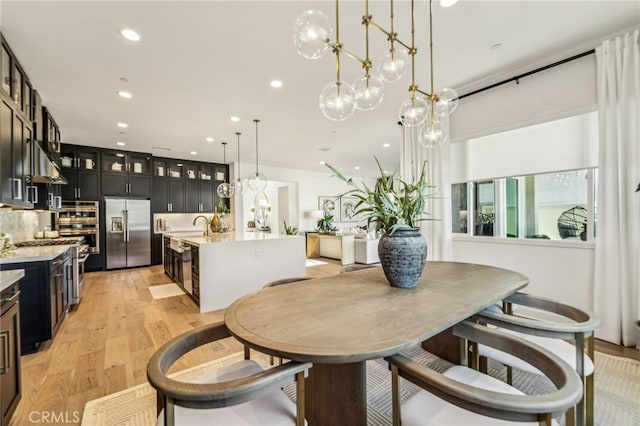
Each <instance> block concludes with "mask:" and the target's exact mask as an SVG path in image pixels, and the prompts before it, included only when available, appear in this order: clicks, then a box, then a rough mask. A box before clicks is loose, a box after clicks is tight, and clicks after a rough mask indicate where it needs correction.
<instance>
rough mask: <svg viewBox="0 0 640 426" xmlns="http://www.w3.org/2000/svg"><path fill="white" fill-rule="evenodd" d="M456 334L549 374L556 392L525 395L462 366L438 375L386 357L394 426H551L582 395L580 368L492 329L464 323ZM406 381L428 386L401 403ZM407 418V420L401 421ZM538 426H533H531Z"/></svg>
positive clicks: (402, 359) (398, 358)
mask: <svg viewBox="0 0 640 426" xmlns="http://www.w3.org/2000/svg"><path fill="white" fill-rule="evenodd" d="M453 334H454V335H455V336H458V337H460V338H461V339H463V340H462V341H463V343H462V345H461V351H464V352H465V353H466V340H469V341H473V342H477V343H481V344H484V345H486V346H490V347H495V348H496V349H499V350H502V351H505V352H507V353H510V354H512V355H514V356H517V357H522V358H523V359H525V360H526V361H527V362H529V363H531V364H533V365H535V366H536V367H537V368H539V369H540V370H541V371H543V372H544V373H545V374H546V375H547V376H548V377H549V378H550V379H551V381H552V382H553V383H554V385H555V386H556V390H555V391H552V392H551V393H548V394H544V395H525V394H524V393H522V392H520V391H519V390H517V389H515V388H513V387H511V386H510V385H508V384H506V383H504V382H502V381H500V380H498V379H496V378H493V377H490V376H488V375H486V374H483V373H481V372H479V371H477V370H473V369H471V368H469V367H466V366H462V365H456V366H453V367H451V368H449V369H448V370H446V371H445V372H444V373H442V374H441V373H438V372H436V371H435V370H432V369H430V368H428V367H426V366H423V365H420V364H418V363H416V362H415V361H412V360H411V359H409V358H407V357H406V356H404V355H402V354H396V355H392V356H390V357H387V358H385V359H386V360H387V361H388V362H389V366H390V368H391V373H392V403H393V424H394V426H399V425H400V424H401V423H402V425H404V426H409V425H420V426H430V425H474V426H481V425H495V424H496V423H497V422H496V419H502V420H504V421H503V422H501V423H499V424H501V425H509V424H515V422H518V423H519V424H521V423H520V422H533V423H535V424H540V425H550V424H555V425H557V422H556V421H555V420H554V419H553V417H558V416H561V415H562V414H563V413H564V412H565V411H566V410H567V409H569V408H570V407H572V406H573V405H575V404H576V402H577V401H578V400H579V399H580V398H581V397H582V386H581V384H580V378H579V377H578V375H577V374H576V372H575V370H574V369H573V368H571V367H570V366H569V365H568V364H567V363H565V362H564V361H562V360H560V359H559V358H558V357H556V356H554V355H553V354H551V353H550V352H548V351H547V350H545V349H541V348H539V347H537V346H535V345H532V344H531V343H529V342H527V341H525V340H522V339H518V338H516V337H514V336H511V335H508V334H506V333H502V332H499V331H496V330H492V329H490V328H488V327H486V326H483V325H480V324H475V323H472V322H470V321H464V322H462V323H459V324H457V325H456V326H454V327H453ZM400 377H402V378H404V379H405V380H408V381H410V382H412V383H414V384H415V385H417V386H419V387H420V388H422V389H421V390H420V391H419V392H418V393H416V394H415V395H413V396H411V397H410V398H409V399H408V400H407V401H405V402H404V403H402V406H401V405H400V380H399V378H400ZM401 417H402V421H401ZM530 424H532V423H530Z"/></svg>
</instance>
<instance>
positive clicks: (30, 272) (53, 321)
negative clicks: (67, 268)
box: [2, 259, 65, 355]
mask: <svg viewBox="0 0 640 426" xmlns="http://www.w3.org/2000/svg"><path fill="white" fill-rule="evenodd" d="M56 261H59V259H56V260H54V261H43V262H25V263H8V264H3V265H2V269H3V270H12V269H24V278H22V280H21V281H20V353H21V354H22V355H25V354H30V353H33V352H36V351H37V349H38V347H39V345H40V343H42V342H45V341H47V340H49V339H51V338H53V336H54V335H55V333H56V331H57V330H58V328H59V327H60V322H61V321H62V318H64V315H63V314H62V311H59V310H58V303H59V302H58V299H60V301H64V287H65V286H64V285H62V286H60V283H58V281H56V279H55V274H57V273H59V271H58V272H55V271H57V270H58V267H57V265H56V263H54V262H56ZM59 290H60V291H61V292H59ZM62 303H63V302H62ZM60 306H61V309H64V307H63V305H60ZM54 307H55V308H54Z"/></svg>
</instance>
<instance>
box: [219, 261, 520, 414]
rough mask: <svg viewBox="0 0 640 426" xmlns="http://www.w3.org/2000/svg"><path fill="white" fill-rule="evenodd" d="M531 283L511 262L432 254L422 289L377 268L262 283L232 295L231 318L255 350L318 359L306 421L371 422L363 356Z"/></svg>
mask: <svg viewBox="0 0 640 426" xmlns="http://www.w3.org/2000/svg"><path fill="white" fill-rule="evenodd" d="M527 284H528V278H527V277H526V276H524V275H522V274H520V273H518V272H514V271H510V270H506V269H501V268H496V267H491V266H485V265H476V264H469V263H458V262H436V261H429V262H427V263H426V266H425V268H424V271H423V273H422V276H421V278H420V280H419V282H418V284H417V286H416V288H414V289H401V288H395V287H391V286H390V285H389V283H388V282H387V280H386V278H385V276H384V273H383V271H382V269H381V268H370V269H365V270H360V271H356V272H349V273H344V274H339V275H334V276H330V277H325V278H318V279H313V280H307V281H302V282H297V283H293V284H287V285H282V286H276V287H269V288H265V289H262V290H260V291H258V292H255V293H252V294H249V295H246V296H244V297H242V298H240V299H238V300H236V301H235V302H234V303H233V304H231V306H230V307H229V308H228V309H227V311H226V312H225V322H226V324H227V327H228V328H229V330H230V331H231V333H232V334H233V335H234V336H235V337H236V338H237V339H238V340H240V341H241V342H243V343H245V344H247V345H249V347H251V348H253V349H256V350H258V351H260V352H264V353H267V354H271V355H275V356H279V357H283V358H288V359H292V360H296V361H305V362H312V363H313V368H311V370H310V371H309V377H308V378H307V380H306V383H305V395H306V397H305V411H306V418H307V422H308V424H309V425H312V426H316V425H319V426H325V425H327V426H329V425H330V426H335V425H353V426H356V425H362V426H364V425H366V424H367V407H366V401H367V400H366V360H369V359H375V358H380V357H385V356H388V355H392V354H395V353H398V352H400V351H402V350H404V349H407V348H409V347H411V346H413V345H417V344H419V343H420V342H422V341H424V340H427V339H429V338H430V337H432V336H434V335H436V334H437V333H440V332H441V331H443V330H446V329H448V328H449V327H451V326H453V325H455V324H457V323H458V322H460V321H462V320H464V319H466V318H469V317H471V316H472V315H473V314H475V313H477V312H479V311H480V310H482V309H484V308H486V307H487V306H489V305H491V304H493V303H496V302H498V301H500V300H501V299H502V298H504V297H506V296H508V295H510V294H512V293H515V292H516V291H518V290H519V289H521V288H523V287H525V286H526V285H527ZM389 391H391V390H389Z"/></svg>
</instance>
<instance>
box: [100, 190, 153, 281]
mask: <svg viewBox="0 0 640 426" xmlns="http://www.w3.org/2000/svg"><path fill="white" fill-rule="evenodd" d="M105 225H106V231H107V232H106V235H107V237H106V243H107V269H115V268H129V267H132V266H147V265H150V264H151V214H150V201H149V200H134V199H128V198H107V199H105Z"/></svg>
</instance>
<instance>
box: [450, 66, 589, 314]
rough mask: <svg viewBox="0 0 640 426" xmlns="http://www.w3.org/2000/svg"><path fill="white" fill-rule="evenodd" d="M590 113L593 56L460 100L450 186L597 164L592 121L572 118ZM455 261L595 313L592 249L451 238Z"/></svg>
mask: <svg viewBox="0 0 640 426" xmlns="http://www.w3.org/2000/svg"><path fill="white" fill-rule="evenodd" d="M595 110H596V75H595V58H594V56H593V55H589V56H587V57H585V58H582V59H579V60H576V61H574V62H571V63H568V64H564V65H561V66H559V67H556V68H553V69H550V70H547V71H543V72H541V73H538V74H535V75H533V76H531V77H527V78H525V79H522V80H521V81H520V84H518V85H516V84H515V83H510V84H507V85H505V86H500V87H498V88H495V89H490V90H488V91H486V92H483V93H480V94H477V95H474V96H471V97H469V98H464V99H463V100H461V101H460V105H459V107H458V109H457V110H456V112H454V114H453V115H452V116H451V134H452V139H454V140H455V141H456V142H454V143H452V146H451V170H452V179H451V180H452V182H454V183H455V182H464V181H468V180H479V179H487V178H496V177H505V176H518V175H524V174H533V173H543V172H549V171H557V170H568V169H574V168H586V167H594V166H597V159H598V157H597V118H596V115H595V113H593V114H587V115H586V116H578V115H580V114H585V113H588V112H592V111H595ZM567 117H569V118H567ZM560 119H563V120H560ZM554 120H560V121H556V122H553V123H550V124H549V125H544V126H537V125H536V124H539V123H543V122H548V121H554ZM528 126H531V127H528ZM525 127H526V128H525ZM523 128H525V129H523ZM513 129H517V130H513ZM487 135H491V136H487ZM473 138H475V139H473ZM453 258H454V259H455V260H457V261H463V262H472V263H481V264H487V265H493V266H498V267H504V268H509V269H513V270H516V271H518V272H521V273H523V274H525V275H527V276H528V277H529V279H530V284H529V286H528V288H527V289H526V291H528V292H531V293H535V294H538V295H541V296H544V297H549V298H552V299H557V300H560V301H563V302H566V303H569V304H572V305H575V306H578V307H581V308H583V309H588V310H592V309H593V281H594V277H593V267H592V265H593V262H594V245H593V244H591V243H585V242H567V241H559V242H551V241H539V240H535V241H530V240H516V239H506V238H491V237H468V236H454V241H453Z"/></svg>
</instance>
